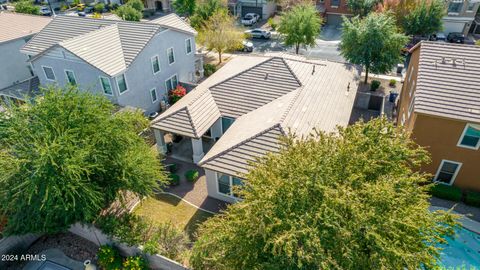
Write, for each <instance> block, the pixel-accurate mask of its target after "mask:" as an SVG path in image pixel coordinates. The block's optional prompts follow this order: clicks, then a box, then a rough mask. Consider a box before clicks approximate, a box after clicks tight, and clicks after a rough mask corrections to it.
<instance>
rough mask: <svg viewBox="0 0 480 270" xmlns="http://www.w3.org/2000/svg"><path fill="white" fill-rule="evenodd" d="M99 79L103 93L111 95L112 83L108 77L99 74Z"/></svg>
mask: <svg viewBox="0 0 480 270" xmlns="http://www.w3.org/2000/svg"><path fill="white" fill-rule="evenodd" d="M99 79H100V85H101V86H102V90H103V93H105V95H109V96H113V90H112V84H111V83H110V79H109V78H107V77H103V76H100V77H99Z"/></svg>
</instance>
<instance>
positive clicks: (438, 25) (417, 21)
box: [403, 0, 446, 36]
mask: <svg viewBox="0 0 480 270" xmlns="http://www.w3.org/2000/svg"><path fill="white" fill-rule="evenodd" d="M445 14H446V7H445V2H444V1H443V0H421V1H420V2H419V3H418V5H417V6H416V7H415V8H414V9H413V10H412V11H411V12H410V13H409V14H407V16H405V18H404V20H403V30H404V31H405V33H406V34H407V35H421V36H425V35H431V34H433V33H436V32H439V31H441V30H442V28H443V20H442V19H443V16H445Z"/></svg>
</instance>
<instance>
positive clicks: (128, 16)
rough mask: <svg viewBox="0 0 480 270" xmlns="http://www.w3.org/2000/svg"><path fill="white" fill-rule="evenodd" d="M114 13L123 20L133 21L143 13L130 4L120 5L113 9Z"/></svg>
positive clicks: (136, 20)
mask: <svg viewBox="0 0 480 270" xmlns="http://www.w3.org/2000/svg"><path fill="white" fill-rule="evenodd" d="M115 14H117V16H119V17H120V18H122V19H123V20H125V21H135V22H138V21H140V20H141V19H142V17H143V15H142V12H140V11H138V10H136V9H135V8H133V7H131V6H130V5H122V6H120V7H119V8H117V10H115Z"/></svg>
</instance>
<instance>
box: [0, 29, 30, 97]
mask: <svg viewBox="0 0 480 270" xmlns="http://www.w3.org/2000/svg"><path fill="white" fill-rule="evenodd" d="M25 43H26V42H25V39H23V38H21V39H16V40H13V41H10V42H5V43H1V44H0V89H3V88H5V87H7V86H10V85H12V84H14V83H15V82H17V81H23V80H25V79H28V78H30V77H32V75H31V74H30V70H29V69H28V66H29V63H28V62H27V61H28V57H27V56H26V55H24V54H22V53H20V48H21V47H22V46H23V45H25Z"/></svg>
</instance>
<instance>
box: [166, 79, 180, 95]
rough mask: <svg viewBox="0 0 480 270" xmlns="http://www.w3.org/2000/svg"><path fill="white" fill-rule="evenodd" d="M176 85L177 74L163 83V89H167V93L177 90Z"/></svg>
mask: <svg viewBox="0 0 480 270" xmlns="http://www.w3.org/2000/svg"><path fill="white" fill-rule="evenodd" d="M177 85H178V78H177V74H175V75H173V76H172V77H170V78H168V79H167V80H166V81H165V87H166V89H167V93H168V91H170V90H173V89H175V88H177Z"/></svg>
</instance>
